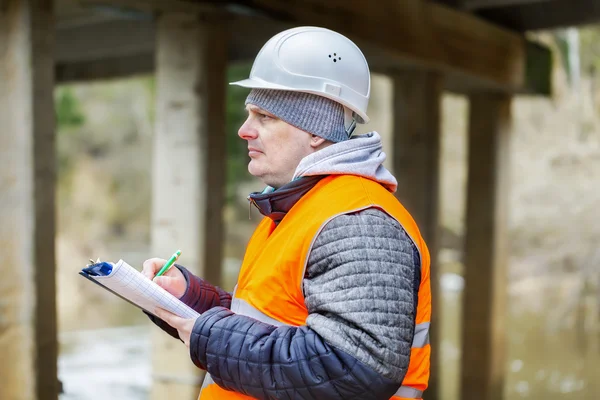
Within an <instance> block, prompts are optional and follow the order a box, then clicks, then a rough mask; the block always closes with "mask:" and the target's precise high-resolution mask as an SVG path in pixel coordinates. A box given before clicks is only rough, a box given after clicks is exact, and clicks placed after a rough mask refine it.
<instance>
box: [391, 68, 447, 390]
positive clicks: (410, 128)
mask: <svg viewBox="0 0 600 400" xmlns="http://www.w3.org/2000/svg"><path fill="white" fill-rule="evenodd" d="M392 78H393V81H394V93H393V98H394V106H393V114H394V137H393V138H392V141H393V166H394V167H393V170H394V174H395V175H396V178H397V179H398V193H397V197H398V199H399V200H400V201H401V202H402V204H403V205H404V206H405V207H406V208H407V210H408V211H409V212H410V213H411V215H412V216H413V218H414V219H415V220H416V221H417V224H418V226H419V229H420V230H421V235H422V236H423V237H424V239H425V241H426V242H427V246H428V248H429V252H430V254H431V290H432V317H431V318H432V319H431V322H432V324H431V331H430V341H431V346H432V352H431V377H430V382H429V389H428V390H427V391H426V392H425V395H426V396H425V397H426V398H427V399H437V398H438V397H437V394H438V392H439V390H438V380H439V374H438V371H439V365H440V362H439V353H440V343H441V342H440V340H439V337H438V331H439V324H438V323H437V321H438V317H439V311H438V310H439V308H438V307H437V304H438V293H439V290H438V273H437V253H438V208H439V205H438V202H439V184H440V183H439V163H440V132H441V127H440V115H441V104H442V92H443V77H442V76H440V75H439V74H437V73H433V72H428V71H405V72H401V73H396V74H394V75H393V77H392Z"/></svg>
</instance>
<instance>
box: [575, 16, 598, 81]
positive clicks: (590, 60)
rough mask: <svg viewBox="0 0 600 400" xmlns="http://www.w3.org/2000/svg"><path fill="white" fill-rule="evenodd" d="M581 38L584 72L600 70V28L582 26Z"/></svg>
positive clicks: (582, 67)
mask: <svg viewBox="0 0 600 400" xmlns="http://www.w3.org/2000/svg"><path fill="white" fill-rule="evenodd" d="M579 38H580V39H579V40H580V46H581V69H582V71H583V73H584V74H589V73H592V72H593V71H598V70H600V29H599V28H598V27H597V26H589V27H585V28H581V29H580V30H579Z"/></svg>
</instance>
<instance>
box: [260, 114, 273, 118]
mask: <svg viewBox="0 0 600 400" xmlns="http://www.w3.org/2000/svg"><path fill="white" fill-rule="evenodd" d="M258 116H259V117H260V118H261V119H269V118H271V116H270V115H267V114H261V113H258Z"/></svg>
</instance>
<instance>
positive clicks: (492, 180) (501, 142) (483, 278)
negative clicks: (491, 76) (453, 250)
mask: <svg viewBox="0 0 600 400" xmlns="http://www.w3.org/2000/svg"><path fill="white" fill-rule="evenodd" d="M510 105H511V98H510V97H509V96H508V95H501V94H477V95H472V96H471V97H470V117H469V121H470V122H469V173H468V175H469V178H468V190H467V211H466V238H465V292H464V295H463V301H464V303H463V321H462V326H463V334H462V377H461V391H462V395H461V397H460V398H461V399H464V400H468V399H477V400H500V399H502V396H503V390H504V378H505V372H504V370H505V362H504V360H505V352H506V339H505V337H506V330H505V326H504V320H505V308H506V298H507V294H506V269H507V246H506V244H507V239H508V238H507V202H508V185H509V183H508V173H509V169H510V167H509V162H508V153H509V150H510V149H509V144H510V133H511V126H510V123H511V117H510Z"/></svg>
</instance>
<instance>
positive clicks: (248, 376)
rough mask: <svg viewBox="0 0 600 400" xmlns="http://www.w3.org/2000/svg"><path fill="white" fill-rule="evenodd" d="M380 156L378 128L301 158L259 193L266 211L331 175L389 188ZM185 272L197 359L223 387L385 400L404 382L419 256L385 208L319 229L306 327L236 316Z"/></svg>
mask: <svg viewBox="0 0 600 400" xmlns="http://www.w3.org/2000/svg"><path fill="white" fill-rule="evenodd" d="M384 159H385V154H384V153H383V152H382V151H381V140H380V137H379V135H378V134H377V133H375V132H373V133H370V134H367V135H363V136H358V137H357V138H353V139H351V140H348V141H345V142H341V143H337V144H334V145H331V146H329V147H327V148H325V149H323V150H321V151H319V152H317V153H314V154H312V155H310V156H308V157H306V158H305V159H303V160H302V162H301V163H300V165H299V166H298V169H297V171H296V175H295V177H294V180H293V181H292V182H291V183H290V184H288V185H286V186H284V187H282V188H279V189H277V190H274V189H268V190H266V191H264V192H263V193H262V194H260V196H262V197H261V199H262V200H263V202H262V204H266V205H268V206H267V207H264V209H262V210H261V211H262V212H263V213H264V214H266V215H267V217H271V218H273V219H276V221H277V219H281V218H285V213H286V211H287V210H289V209H290V208H291V207H293V205H294V204H295V201H297V200H298V198H299V197H301V196H302V195H303V194H304V193H306V192H307V191H308V190H310V189H311V188H312V186H314V184H315V183H316V182H317V181H318V180H319V178H320V177H322V176H326V175H331V174H354V175H360V176H364V177H366V178H369V179H373V180H376V181H378V182H379V183H381V184H382V185H383V186H385V187H386V188H387V189H388V190H390V191H392V192H393V191H395V190H396V180H395V178H394V177H393V176H392V175H391V174H390V173H389V172H388V171H387V170H386V169H385V168H384V167H383V165H382V164H383V160H384ZM309 177H314V178H309ZM265 199H266V201H264V200H265ZM261 208H262V207H261ZM179 268H180V269H181V270H182V271H183V272H184V275H185V276H186V279H187V281H188V289H187V291H186V293H185V295H184V296H183V297H182V301H184V302H185V303H187V304H188V305H189V306H191V307H192V308H194V309H196V310H197V311H198V312H200V313H201V314H202V316H201V317H199V318H198V319H197V320H196V323H195V325H194V329H193V333H192V338H191V343H190V354H191V358H192V361H193V362H194V363H195V364H196V365H197V366H198V367H200V368H203V369H206V370H208V372H209V373H210V374H211V376H212V378H213V379H214V381H215V382H216V383H217V384H219V385H220V386H222V387H224V388H225V389H229V390H233V391H236V392H240V393H244V394H247V395H250V396H252V397H255V398H257V399H319V400H322V399H344V400H348V399H389V398H390V397H391V396H392V395H393V394H394V393H395V392H396V390H397V389H398V388H399V387H400V385H401V383H402V380H403V379H404V375H405V374H406V370H407V368H408V363H409V358H410V348H411V343H412V339H413V333H414V328H415V316H416V307H417V294H418V288H419V283H420V259H419V253H418V250H417V248H416V247H415V245H414V243H413V242H412V240H411V239H410V238H409V237H408V235H407V234H406V232H405V231H404V229H403V228H402V226H400V224H398V222H397V221H396V220H394V219H393V218H391V217H390V216H388V215H387V214H385V213H384V212H382V211H380V210H378V209H367V210H364V211H361V212H357V213H354V214H348V215H342V216H339V217H336V218H334V219H332V220H331V221H330V222H329V223H328V224H327V225H326V226H325V227H324V229H323V230H322V231H321V232H320V234H319V235H318V237H317V238H316V241H315V244H314V246H313V248H312V250H311V253H310V255H309V259H308V265H307V270H306V275H305V279H304V282H303V289H304V295H305V303H306V307H307V309H308V312H309V316H308V319H307V321H306V325H305V326H300V327H290V326H280V327H275V326H272V325H269V324H265V323H263V322H259V321H257V320H254V319H252V318H250V317H247V316H242V315H238V314H235V313H233V312H232V311H230V310H229V306H230V303H231V295H230V294H229V293H227V292H225V291H223V290H221V289H219V288H217V287H215V286H212V285H210V284H209V283H208V282H206V281H204V280H202V279H201V278H198V277H196V276H194V275H192V274H191V273H190V272H189V271H187V270H186V269H185V268H183V267H179ZM155 322H156V323H157V324H158V325H159V326H161V327H162V328H163V329H165V330H166V331H167V332H169V333H170V334H172V335H173V336H175V337H177V332H176V331H174V330H173V329H172V328H171V329H170V327H168V326H165V324H164V322H162V321H160V320H155Z"/></svg>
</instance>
